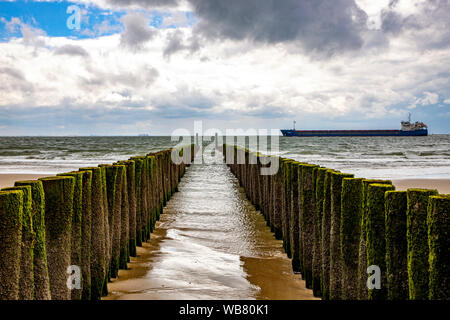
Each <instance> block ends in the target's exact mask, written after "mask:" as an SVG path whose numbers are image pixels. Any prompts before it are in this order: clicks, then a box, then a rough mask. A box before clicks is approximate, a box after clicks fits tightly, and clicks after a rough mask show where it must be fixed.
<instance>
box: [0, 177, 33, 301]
mask: <svg viewBox="0 0 450 320" xmlns="http://www.w3.org/2000/svg"><path fill="white" fill-rule="evenodd" d="M2 190H3V191H8V190H10V191H13V190H18V191H22V192H23V208H22V241H21V250H20V251H21V252H20V276H19V278H20V279H19V300H33V299H34V274H33V251H34V241H35V240H34V239H35V234H34V230H33V218H32V212H33V209H32V201H31V187H30V186H21V187H12V188H4V189H2Z"/></svg>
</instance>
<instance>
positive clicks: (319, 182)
mask: <svg viewBox="0 0 450 320" xmlns="http://www.w3.org/2000/svg"><path fill="white" fill-rule="evenodd" d="M314 170H315V177H316V182H315V183H316V185H315V188H314V192H315V197H314V199H315V202H316V207H315V211H314V246H313V260H312V290H313V294H314V296H315V297H320V296H321V290H322V289H321V287H322V252H321V251H322V249H321V244H322V214H323V199H324V181H325V173H326V171H327V170H328V169H327V168H315V169H314Z"/></svg>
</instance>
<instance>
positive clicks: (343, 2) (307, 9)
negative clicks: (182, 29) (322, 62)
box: [189, 0, 367, 54]
mask: <svg viewBox="0 0 450 320" xmlns="http://www.w3.org/2000/svg"><path fill="white" fill-rule="evenodd" d="M189 2H190V3H191V4H192V5H193V7H194V11H195V13H196V15H197V16H198V18H199V22H198V24H197V25H196V27H195V31H196V32H198V33H200V34H201V35H203V36H205V37H207V38H210V39H233V40H244V39H248V40H252V41H255V42H264V43H270V44H275V43H280V42H296V43H298V44H299V45H300V46H301V47H302V48H303V49H304V50H314V51H319V52H321V53H322V54H323V53H325V54H332V53H335V52H339V51H346V50H353V49H358V48H360V47H361V46H362V44H363V40H362V38H361V32H362V31H364V30H366V21H367V15H366V13H365V12H364V11H362V10H361V9H360V8H359V7H358V6H357V5H356V4H355V2H354V0H335V1H329V0H284V1H277V0H267V1H260V0H246V1H242V0H228V1H221V0H189Z"/></svg>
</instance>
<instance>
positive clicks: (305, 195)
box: [300, 164, 318, 289]
mask: <svg viewBox="0 0 450 320" xmlns="http://www.w3.org/2000/svg"><path fill="white" fill-rule="evenodd" d="M317 167H318V166H317V165H313V164H303V165H302V199H301V201H302V209H301V214H302V215H301V218H300V223H301V227H300V229H301V232H302V234H303V238H302V249H303V253H302V257H303V260H302V261H303V267H302V271H303V273H302V274H304V277H305V278H304V279H305V281H306V287H307V288H308V289H311V288H312V258H313V255H312V249H313V247H314V217H315V214H314V212H315V208H316V200H315V190H314V188H315V175H314V169H315V168H317Z"/></svg>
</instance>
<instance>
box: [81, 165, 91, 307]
mask: <svg viewBox="0 0 450 320" xmlns="http://www.w3.org/2000/svg"><path fill="white" fill-rule="evenodd" d="M81 172H82V173H83V191H82V193H83V199H82V217H81V271H82V275H83V291H82V294H81V299H82V300H91V241H92V240H91V237H92V172H91V171H81Z"/></svg>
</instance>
